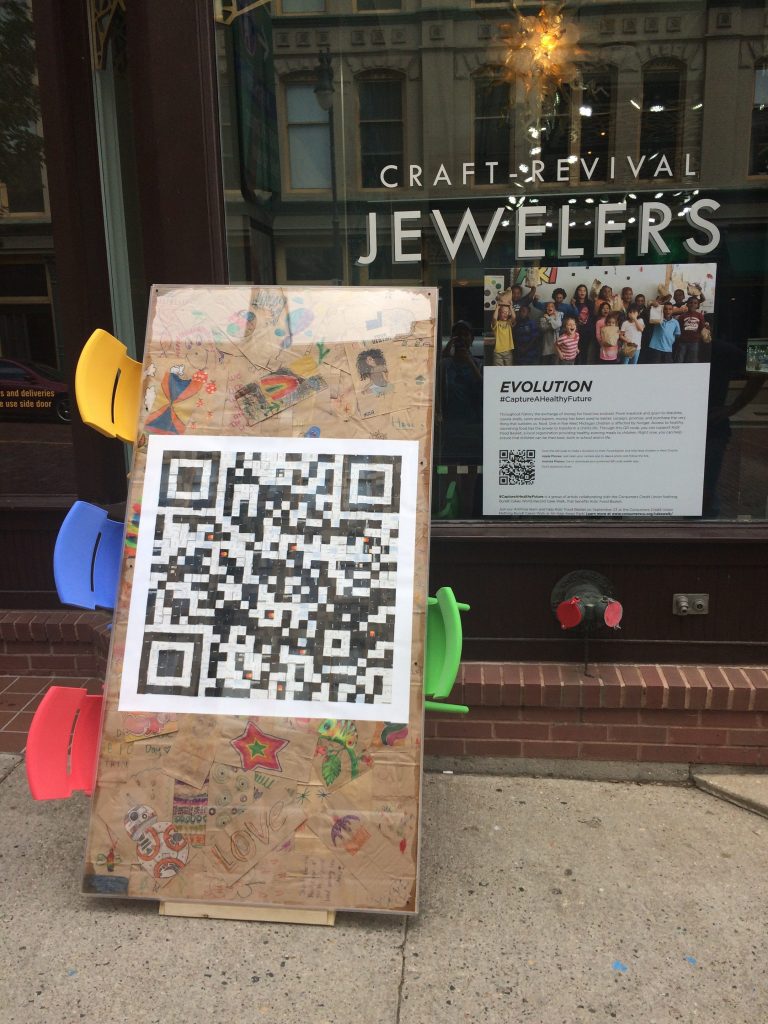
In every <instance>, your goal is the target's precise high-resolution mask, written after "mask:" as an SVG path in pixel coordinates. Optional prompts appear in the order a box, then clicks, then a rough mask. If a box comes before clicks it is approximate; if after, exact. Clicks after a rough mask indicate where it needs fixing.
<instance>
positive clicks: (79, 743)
mask: <svg viewBox="0 0 768 1024" xmlns="http://www.w3.org/2000/svg"><path fill="white" fill-rule="evenodd" d="M102 703H103V698H102V697H100V696H91V695H90V694H89V693H88V691H87V690H82V689H79V688H78V687H74V686H52V687H51V688H50V689H49V690H48V692H47V693H46V695H45V696H44V697H43V699H42V701H41V702H40V706H39V707H38V709H37V711H36V712H35V717H34V718H33V719H32V725H31V726H30V729H29V736H28V738H27V750H26V764H27V782H28V783H29V791H30V793H31V794H32V796H33V797H34V799H35V800H64V799H66V798H67V797H70V796H71V795H72V793H73V792H74V791H75V790H76V789H81V790H83V791H84V792H85V793H87V794H88V796H90V795H91V793H92V792H93V782H94V778H95V776H96V758H97V754H98V749H99V733H100V731H101V707H102Z"/></svg>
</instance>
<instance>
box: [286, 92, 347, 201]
mask: <svg viewBox="0 0 768 1024" xmlns="http://www.w3.org/2000/svg"><path fill="white" fill-rule="evenodd" d="M296 85H303V86H312V85H314V82H313V80H312V77H311V75H309V74H307V73H303V74H299V75H290V76H286V77H285V78H283V79H281V81H280V89H279V97H280V100H279V102H280V105H281V107H282V110H280V111H279V112H278V119H277V120H278V132H279V136H278V138H279V146H280V178H281V183H282V189H283V194H284V195H288V196H297V197H298V196H302V197H307V198H312V197H323V198H324V197H326V196H330V194H331V191H332V182H331V180H329V182H328V184H327V185H325V186H323V187H320V188H317V187H315V188H298V187H296V186H295V185H294V184H293V180H292V173H291V171H292V168H291V147H290V139H291V134H290V128H291V122H289V120H288V90H289V88H290V87H291V86H296ZM334 108H335V104H334V106H333V107H331V108H330V110H328V111H326V113H327V114H328V120H327V122H323V121H318V122H314V121H313V122H309V121H307V122H303V121H302V122H297V124H300V125H306V126H309V125H315V124H319V125H322V124H327V126H328V158H329V162H330V161H331V160H333V159H334V157H335V154H334V153H332V152H331V118H332V117H333V116H334ZM318 110H320V107H319V106H318ZM334 128H335V124H334ZM332 176H333V171H332V169H331V178H332Z"/></svg>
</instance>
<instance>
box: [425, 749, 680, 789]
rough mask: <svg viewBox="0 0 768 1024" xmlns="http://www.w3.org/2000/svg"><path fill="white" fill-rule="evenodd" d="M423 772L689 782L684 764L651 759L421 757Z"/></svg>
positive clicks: (618, 780) (677, 783)
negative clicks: (584, 759)
mask: <svg viewBox="0 0 768 1024" xmlns="http://www.w3.org/2000/svg"><path fill="white" fill-rule="evenodd" d="M424 771H425V772H437V773H440V772H443V773H449V774H450V773H453V774H454V775H510V776H526V777H530V778H545V779H584V780H587V781H591V782H648V783H658V782H662V783H666V784H671V785H678V786H690V785H691V772H690V767H689V765H688V764H687V763H670V764H667V763H664V762H654V761H641V762H632V761H583V760H581V759H579V760H576V759H571V758H543V757H439V756H436V755H430V754H427V755H425V757H424Z"/></svg>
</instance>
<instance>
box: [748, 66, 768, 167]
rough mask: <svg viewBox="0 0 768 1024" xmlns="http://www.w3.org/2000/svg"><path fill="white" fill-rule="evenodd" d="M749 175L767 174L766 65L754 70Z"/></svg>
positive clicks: (767, 68)
mask: <svg viewBox="0 0 768 1024" xmlns="http://www.w3.org/2000/svg"><path fill="white" fill-rule="evenodd" d="M749 173H750V174H768V64H766V63H761V64H758V65H757V67H756V68H755V94H754V99H753V101H752V133H751V136H750V147H749Z"/></svg>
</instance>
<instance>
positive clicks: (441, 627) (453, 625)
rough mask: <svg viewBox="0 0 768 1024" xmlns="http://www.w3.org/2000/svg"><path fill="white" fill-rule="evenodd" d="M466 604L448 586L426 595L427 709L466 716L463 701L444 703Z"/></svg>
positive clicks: (453, 672)
mask: <svg viewBox="0 0 768 1024" xmlns="http://www.w3.org/2000/svg"><path fill="white" fill-rule="evenodd" d="M467 611H469V605H468V604H459V602H458V601H457V600H456V598H455V597H454V594H453V591H452V590H451V588H450V587H441V588H440V590H438V592H437V596H436V597H428V598H427V647H426V657H425V659H424V697H425V700H424V706H425V707H426V708H428V709H429V710H430V711H447V712H449V713H451V714H455V715H465V714H467V713H468V711H469V708H468V707H467V706H466V705H465V704H446V703H445V698H446V697H450V695H451V690H452V689H453V684H454V683H455V682H456V676H457V675H458V672H459V663H460V662H461V645H462V629H461V613H462V612H467Z"/></svg>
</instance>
